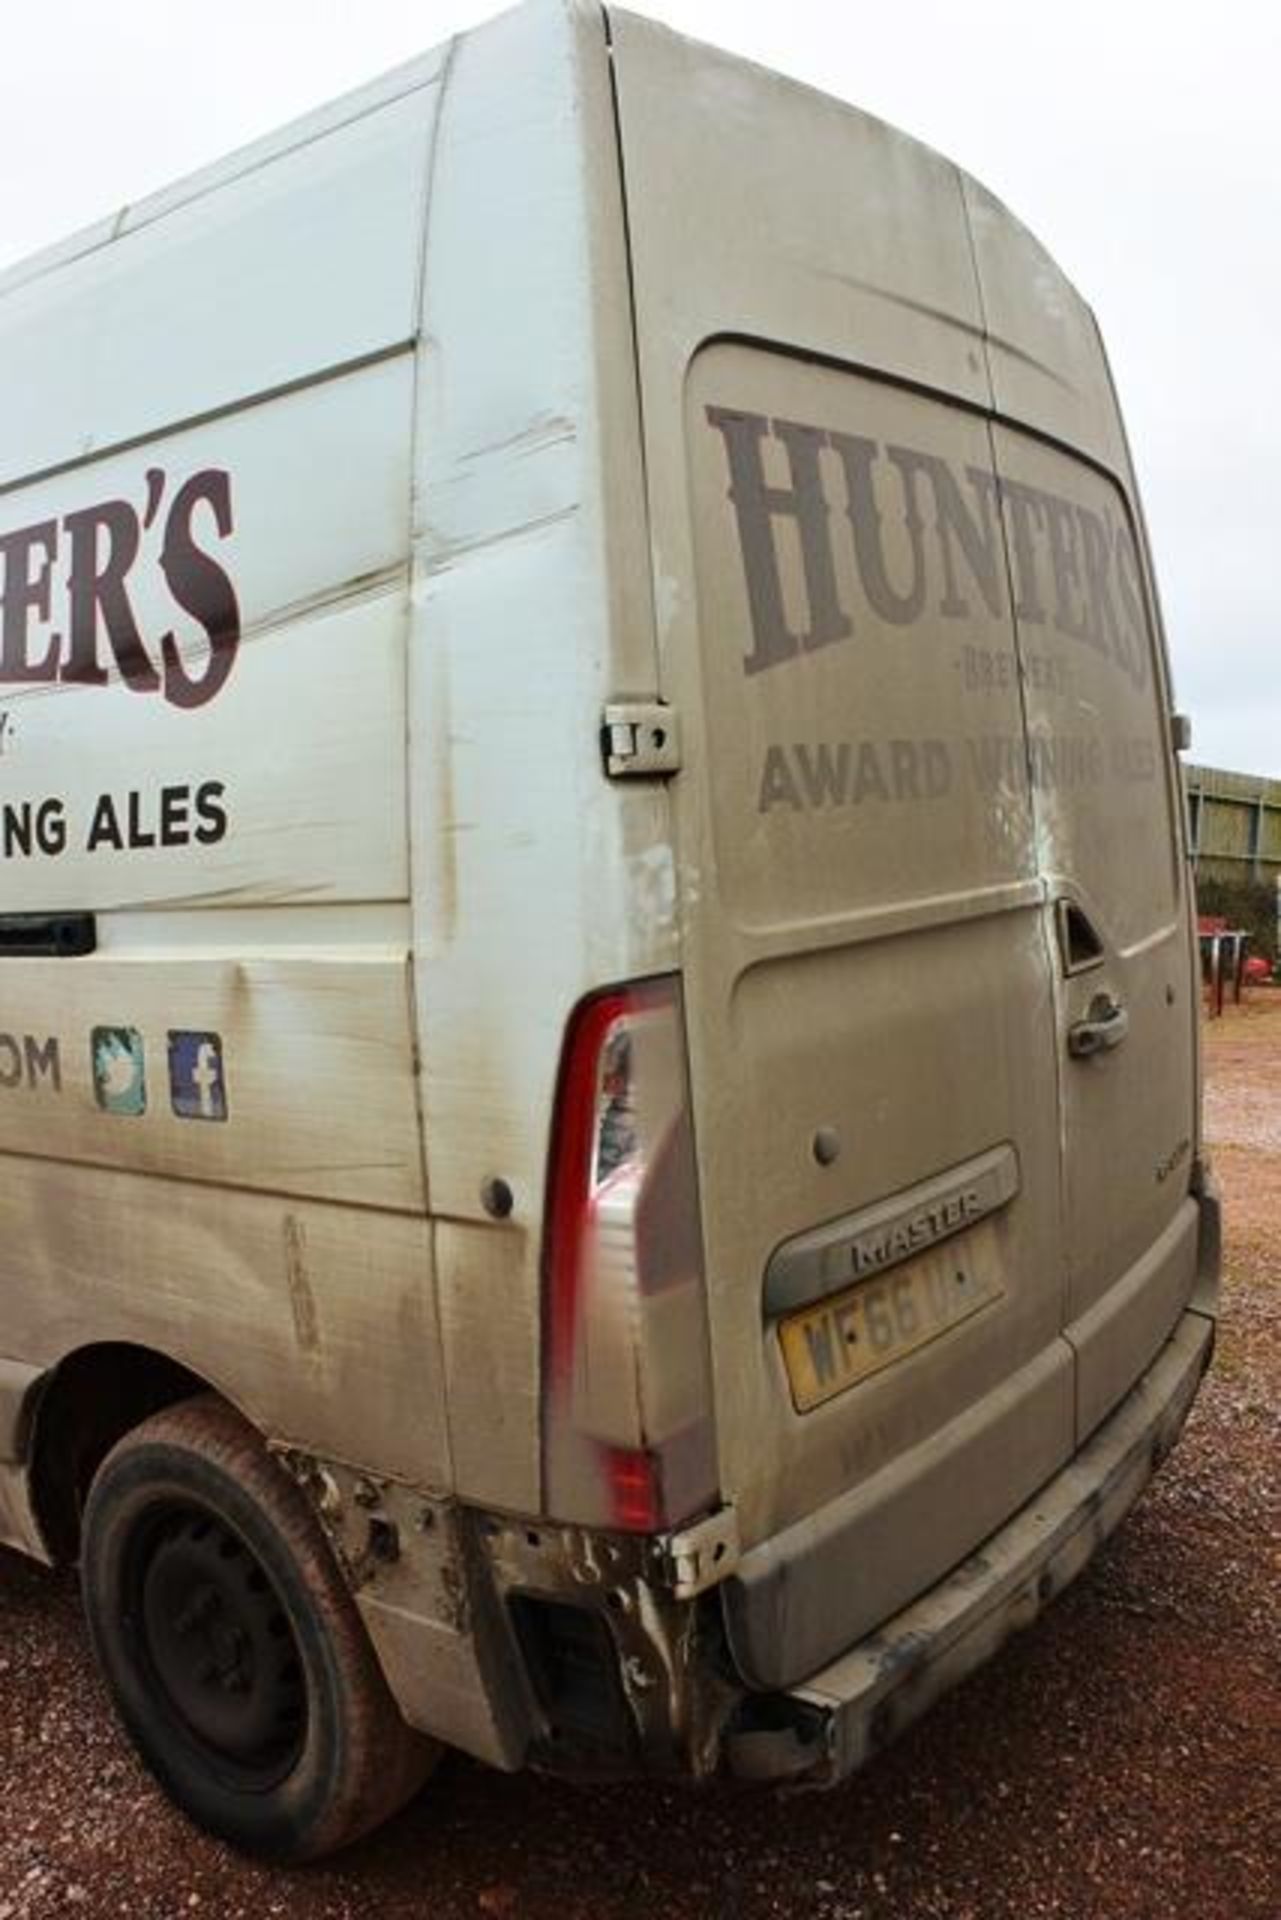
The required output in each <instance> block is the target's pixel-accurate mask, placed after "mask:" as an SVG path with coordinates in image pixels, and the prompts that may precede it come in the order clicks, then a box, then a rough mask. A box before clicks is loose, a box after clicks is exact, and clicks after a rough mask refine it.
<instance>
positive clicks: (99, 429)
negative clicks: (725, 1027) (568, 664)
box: [0, 59, 450, 1487]
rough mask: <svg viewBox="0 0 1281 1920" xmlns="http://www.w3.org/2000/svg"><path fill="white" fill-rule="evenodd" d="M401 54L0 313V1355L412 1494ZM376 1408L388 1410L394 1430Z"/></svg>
mask: <svg viewBox="0 0 1281 1920" xmlns="http://www.w3.org/2000/svg"><path fill="white" fill-rule="evenodd" d="M439 68H440V62H439V60H437V59H432V60H429V61H428V62H426V63H418V65H417V66H416V67H415V69H413V70H412V71H411V72H410V73H409V75H408V76H404V75H402V76H401V77H400V80H399V81H398V82H397V83H395V84H393V85H392V86H390V87H388V86H387V85H385V84H384V85H383V86H381V87H380V88H376V89H374V90H372V92H371V93H369V94H368V95H367V96H365V97H363V98H362V99H360V100H358V101H357V102H356V103H355V104H354V106H353V105H350V104H349V108H348V110H347V111H343V110H341V109H338V110H326V112H325V113H323V114H321V115H320V116H317V118H316V119H315V121H314V122H312V123H311V124H304V126H303V127H302V128H300V129H295V130H294V132H293V134H292V136H291V137H286V138H283V139H276V140H274V141H270V142H267V143H265V144H264V146H263V147H262V148H260V149H259V150H257V151H251V152H250V153H249V154H247V155H244V156H240V157H239V159H233V160H232V161H231V162H228V163H224V164H223V165H222V166H220V167H219V168H216V169H213V170H211V171H210V173H209V174H208V175H206V176H202V177H198V178H197V179H196V180H195V181H193V182H188V183H185V184H184V185H183V186H182V187H179V188H175V189H171V190H169V191H168V192H167V193H166V194H164V195H161V196H157V198H156V199H155V200H154V201H152V202H150V203H147V204H146V205H145V206H144V207H142V208H140V209H135V210H133V211H132V212H130V213H129V214H127V215H124V216H122V217H121V218H120V220H119V221H117V222H116V223H115V225H114V227H113V229H112V232H111V234H110V235H109V236H108V235H107V234H105V233H103V232H102V231H101V230H97V231H95V233H94V234H91V235H90V236H88V237H87V239H86V241H85V242H84V243H83V244H80V245H77V244H75V243H73V244H71V245H69V246H67V247H65V248H63V249H61V250H58V251H56V252H55V253H54V254H52V255H51V256H49V257H48V259H47V260H46V261H45V262H44V263H43V266H41V264H40V263H37V265H36V267H35V268H34V269H22V268H20V269H17V270H15V271H14V272H13V273H11V274H9V275H7V276H5V277H4V279H3V280H2V281H0V414H2V415H3V417H4V419H5V421H6V435H5V445H4V449H3V455H2V457H3V459H4V461H5V463H6V465H5V468H4V474H5V478H6V480H7V485H5V486H4V487H3V489H2V490H0V543H3V552H4V586H5V595H6V616H7V624H6V629H5V645H4V651H3V658H0V723H2V730H0V741H2V744H3V753H2V755H0V763H2V772H3V790H2V791H0V871H2V872H3V876H4V882H5V886H4V901H3V905H4V909H5V911H6V913H7V914H14V913H24V912H25V913H31V914H40V913H60V914H71V915H76V916H92V920H91V924H92V927H93V936H94V951H92V952H90V953H88V954H86V955H83V956H80V957H75V958H64V957H56V956H54V955H52V954H50V955H47V956H43V957H29V958H18V957H15V956H14V955H13V954H11V953H6V954H5V955H4V956H3V958H0V975H2V977H0V985H3V989H4V1003H5V1018H4V1022H3V1032H2V1033H0V1221H2V1222H3V1230H4V1237H5V1244H6V1247H7V1249H8V1252H7V1255H6V1259H7V1276H8V1282H7V1286H6V1291H5V1306H4V1314H3V1326H2V1328H0V1352H2V1353H6V1354H10V1355H13V1356H15V1357H21V1359H22V1360H23V1361H24V1363H26V1364H29V1365H32V1366H34V1367H36V1368H39V1369H45V1370H47V1369H50V1368H53V1367H56V1366H57V1364H58V1363H59V1361H60V1360H61V1359H62V1358H63V1357H64V1356H66V1355H67V1354H68V1353H70V1352H72V1351H74V1350H76V1349H78V1348H81V1347H85V1346H88V1345H91V1344H93V1343H96V1342H129V1343H134V1344H137V1345H140V1346H144V1347H151V1348H153V1349H154V1350H156V1351H158V1352H159V1353H162V1354H164V1355H166V1356H168V1357H169V1358H171V1359H173V1360H177V1361H179V1362H181V1363H182V1364H184V1365H186V1366H187V1367H189V1368H190V1369H191V1370H192V1371H193V1372H194V1373H195V1374H197V1376H199V1377H202V1378H205V1379H208V1380H210V1381H211V1382H212V1383H213V1384H214V1385H216V1386H217V1387H218V1388H219V1389H220V1390H222V1391H223V1392H225V1393H226V1395H227V1396H228V1398H229V1399H231V1400H232V1401H233V1402H234V1403H235V1404H237V1405H238V1406H240V1407H241V1408H242V1409H243V1410H244V1411H245V1412H246V1413H247V1414H248V1415H249V1416H250V1418H252V1419H253V1420H254V1421H255V1423H256V1424H258V1425H259V1426H260V1427H261V1428H262V1429H263V1431H264V1432H265V1433H267V1434H268V1435H269V1436H271V1437H272V1438H275V1439H279V1440H285V1441H291V1442H301V1443H303V1444H305V1445H306V1446H309V1447H313V1448H315V1449H317V1450H318V1451H320V1452H322V1453H325V1452H328V1453H331V1454H334V1455H336V1456H338V1457H342V1458H353V1457H354V1458H363V1459H365V1460H366V1461H367V1462H369V1463H370V1464H373V1465H376V1466H379V1467H381V1468H382V1469H383V1470H385V1471H388V1472H395V1473H398V1474H405V1475H407V1476H412V1477H413V1478H415V1479H416V1480H418V1481H419V1482H421V1483H423V1484H427V1485H431V1486H435V1487H445V1486H447V1485H448V1483H449V1477H450V1470H449V1459H448V1442H447V1436H446V1416H445V1403H444V1391H443V1384H442V1380H441V1367H440V1358H439V1350H438V1343H437V1341H436V1337H435V1305H434V1291H433V1289H434V1279H433V1271H432V1248H431V1238H430V1231H429V1229H428V1226H427V1223H426V1218H425V1215H426V1205H427V1200H426V1190H425V1175H424V1167H423V1156H422V1149H421V1137H420V1125H419V1114H418V1101H417V1093H416V1087H415V1076H414V1047H415V1037H414V999H413V989H412V981H411V976H410V946H411V942H410V914H409V905H408V894H409V854H408V831H407V824H406V801H405V792H406V743H405V720H404V708H405V634H406V622H407V612H408V574H409V526H410V495H411V470H412V463H411V438H412V429H413V394H414V359H413V352H412V337H413V333H414V328H415V313H416V300H417V288H418V281H419V274H420V268H421V235H422V220H423V203H424V194H425V187H426V167H427V158H428V153H429V148H430V136H431V131H432V126H433V120H434V106H435V100H436V94H437V84H436V82H437V78H438V74H439ZM407 1407H412V1408H413V1409H414V1413H413V1418H412V1419H409V1418H406V1414H405V1409H406V1408H407Z"/></svg>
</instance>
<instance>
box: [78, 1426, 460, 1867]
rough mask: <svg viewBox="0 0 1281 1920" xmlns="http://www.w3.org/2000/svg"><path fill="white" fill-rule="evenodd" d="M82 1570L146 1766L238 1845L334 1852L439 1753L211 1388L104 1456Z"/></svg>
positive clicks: (299, 1498)
mask: <svg viewBox="0 0 1281 1920" xmlns="http://www.w3.org/2000/svg"><path fill="white" fill-rule="evenodd" d="M82 1581H83V1588H84V1599H85V1609H86V1612H87V1614H88V1619H89V1629H90V1633H91V1635H92V1638H93V1644H94V1650H95V1652H96V1654H97V1657H98V1662H99V1665H100V1667H101V1668H102V1671H103V1674H104V1675H105V1678H106V1681H107V1684H108V1686H109V1688H110V1690H111V1693H112V1696H113V1698H114V1701H115V1705H116V1708H117V1710H118V1712H119V1714H120V1717H121V1719H122V1720H123V1721H124V1724H125V1726H126V1728H127V1729H128V1731H129V1733H130V1735H131V1736H132V1738H133V1741H134V1743H135V1745H136V1746H137V1748H138V1750H139V1752H140V1753H141V1755H142V1757H143V1759H144V1760H145V1761H146V1763H147V1765H148V1766H149V1767H150V1768H151V1771H152V1772H153V1773H154V1774H155V1775H156V1777H157V1779H158V1780H159V1781H160V1783H161V1785H162V1786H164V1787H165V1788H166V1790H167V1791H168V1792H169V1793H170V1794H171V1795H172V1797H173V1798H174V1799H175V1800H176V1801H177V1802H178V1804H179V1806H181V1807H182V1808H183V1809H184V1811H185V1812H187V1813H188V1814H190V1816H191V1817H192V1818H193V1819H194V1820H196V1821H198V1822H199V1824H200V1825H201V1826H203V1827H206V1828H208V1829H209V1830H210V1831H211V1832H213V1833H216V1834H218V1835H220V1836H221V1837H222V1838H223V1839H226V1840H229V1841H231V1842H232V1843H233V1844H234V1845H236V1846H238V1847H241V1848H243V1849H244V1850H245V1851H246V1852H249V1853H255V1854H259V1855H262V1856H265V1857H267V1858H269V1859H273V1860H278V1861H299V1860H306V1859H313V1858H315V1857H316V1856H317V1855H319V1854H322V1853H328V1852H332V1851H333V1849H334V1848H336V1847H341V1846H344V1845H346V1844H347V1843H348V1842H349V1841H352V1840H355V1839H357V1838H358V1837H359V1836H360V1835H361V1834H362V1833H367V1832H368V1831H369V1830H370V1828H372V1827H374V1826H376V1825H377V1824H378V1823H379V1822H380V1821H381V1820H383V1819H385V1818H386V1817H387V1816H388V1815H389V1814H391V1813H393V1812H395V1810H396V1808H397V1807H399V1806H401V1805H402V1804H403V1803H404V1801H406V1800H407V1799H408V1798H409V1797H410V1795H411V1794H412V1793H414V1792H415V1791H416V1789H417V1788H418V1787H419V1786H420V1785H421V1783H422V1781H423V1780H424V1779H425V1778H426V1776H427V1774H428V1773H429V1772H430V1771H431V1768H432V1766H433V1764H434V1762H435V1760H436V1758H437V1757H438V1755H439V1751H440V1749H439V1747H438V1746H437V1745H436V1743H435V1742H433V1741H431V1740H428V1739H426V1738H424V1737H423V1736H422V1735H419V1734H416V1733H414V1732H413V1731H412V1730H411V1729H410V1728H409V1727H407V1726H406V1725H405V1722H404V1721H403V1720H402V1719H401V1717H400V1714H399V1712H398V1711H397V1708H396V1704H395V1702H394V1700H393V1699H392V1697H391V1695H390V1693H389V1692H388V1689H387V1685H386V1682H385V1681H384V1679H383V1677H382V1674H381V1672H380V1671H379V1669H378V1665H377V1662H376V1661H375V1659H374V1655H373V1651H372V1649H371V1647H370V1645H369V1641H368V1638H367V1636H366V1633H365V1630H364V1627H363V1625H362V1623H361V1620H360V1617H359V1614H358V1613H357V1611H356V1608H355V1605H354V1603H353V1601H352V1598H351V1595H350V1593H349V1592H348V1591H347V1588H346V1586H345V1584H344V1582H343V1579H342V1575H341V1573H340V1571H339V1568H338V1566H337V1564H336V1562H335V1559H334V1556H333V1554H332V1552H331V1551H330V1549H329V1546H328V1544H327V1542H326V1541H325V1539H324V1536H323V1534H322V1533H321V1530H320V1527H319V1525H318V1523H317V1521H316V1519H315V1516H314V1515H313V1514H312V1512H311V1510H310V1508H309V1507H308V1505H307V1502H306V1499H305V1498H304V1496H303V1494H302V1492H301V1491H300V1490H299V1488H298V1487H297V1486H295V1484H294V1483H293V1481H292V1480H291V1479H290V1478H289V1476H288V1475H287V1474H286V1473H285V1471H284V1469H283V1468H282V1467H281V1466H280V1465H279V1464H278V1462H276V1461H275V1460H273V1459H272V1458H271V1456H270V1455H269V1453H268V1452H267V1449H266V1448H265V1446H264V1445H263V1443H262V1441H261V1439H260V1438H259V1436H258V1434H257V1433H256V1432H255V1431H254V1429H253V1428H252V1427H251V1426H250V1425H249V1424H248V1422H247V1421H245V1420H243V1419H241V1417H240V1416H239V1415H238V1414H237V1413H236V1412H235V1411H234V1410H233V1409H232V1408H230V1407H228V1406H227V1405H226V1404H225V1403H224V1402H223V1401H221V1400H218V1399H217V1398H215V1397H214V1396H212V1395H208V1396H206V1395H202V1396H200V1397H199V1398H197V1399H193V1400H187V1401H183V1402H182V1403H181V1404H180V1405H178V1406H175V1407H171V1408H169V1409H167V1410H166V1411H165V1412H163V1413H159V1414H156V1415H155V1416H154V1417H153V1418H151V1419H149V1420H146V1421H144V1422H143V1424H142V1425H141V1426H139V1427H136V1428H135V1429H134V1430H133V1432H131V1433H129V1434H127V1435H126V1436H125V1438H124V1439H123V1440H121V1441H120V1443H119V1445H118V1446H116V1447H115V1448H114V1450H113V1451H112V1452H111V1453H110V1454H108V1456H107V1458H106V1459H105V1460H104V1461H103V1463H102V1465H101V1467H100V1468H99V1469H98V1472H97V1474H96V1476H95V1478H94V1481H93V1485H92V1487H91V1489H90V1492H89V1499H88V1503H87V1506H86V1509H85V1519H84V1538H83V1554H82Z"/></svg>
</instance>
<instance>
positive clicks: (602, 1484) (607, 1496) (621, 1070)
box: [543, 980, 716, 1533]
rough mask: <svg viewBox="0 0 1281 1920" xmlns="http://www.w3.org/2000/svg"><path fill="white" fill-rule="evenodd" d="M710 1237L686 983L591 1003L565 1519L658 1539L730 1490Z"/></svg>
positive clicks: (552, 1312)
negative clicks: (688, 1058) (710, 1326)
mask: <svg viewBox="0 0 1281 1920" xmlns="http://www.w3.org/2000/svg"><path fill="white" fill-rule="evenodd" d="M701 1241H702V1236H701V1233H700V1228H699V1217H698V1192H697V1182H696V1178H695V1170H694V1143H693V1136H692V1132H691V1128H690V1114H689V1096H688V1089H687V1085H686V1078H685V1031H684V1020H683V1016H682V1011H681V1001H680V991H679V988H678V986H677V984H676V982H675V981H672V980H658V981H645V982H642V983H640V984H639V985H636V986H629V987H623V988H619V989H617V990H612V991H610V992H607V993H602V994H598V995H596V996H594V997H593V998H592V999H589V1000H585V1001H583V1002H582V1004H581V1005H580V1006H579V1007H578V1008H577V1010H576V1012H575V1014H574V1016H573V1019H572V1020H571V1022H570V1027H569V1033H568V1037H567V1039H566V1042H565V1052H564V1056H563V1059H562V1062H561V1074H560V1088H559V1092H558V1096H557V1103H556V1120H555V1131H554V1134H553V1139H552V1158H551V1173H550V1185H549V1208H548V1223H547V1243H546V1282H545V1284H546V1301H545V1307H546V1342H545V1350H544V1356H545V1366H544V1379H543V1459H544V1468H545V1474H546V1504H547V1509H548V1511H549V1513H551V1514H552V1515H553V1517H554V1518H556V1519H560V1520H573V1521H577V1522H579V1523H580V1524H582V1525H588V1526H604V1527H616V1528H620V1529H623V1530H625V1531H627V1532H630V1533H650V1532H658V1531H660V1530H662V1529H663V1528H665V1527H669V1526H672V1525H674V1524H676V1523H677V1522H679V1521H682V1520H685V1519H688V1518H689V1517H690V1516H691V1515H692V1514H694V1513H696V1512H698V1511H699V1510H700V1509H701V1508H703V1507H706V1506H707V1505H709V1504H710V1502H711V1500H712V1498H713V1496H714V1494H715V1490H716V1466H715V1457H714V1432H713V1425H712V1400H711V1367H710V1357H709V1351H708V1337H707V1306H706V1297H705V1292H704V1286H703V1266H702V1251H701Z"/></svg>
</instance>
